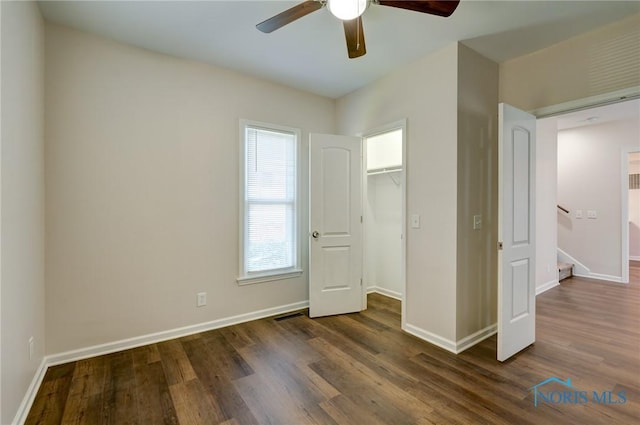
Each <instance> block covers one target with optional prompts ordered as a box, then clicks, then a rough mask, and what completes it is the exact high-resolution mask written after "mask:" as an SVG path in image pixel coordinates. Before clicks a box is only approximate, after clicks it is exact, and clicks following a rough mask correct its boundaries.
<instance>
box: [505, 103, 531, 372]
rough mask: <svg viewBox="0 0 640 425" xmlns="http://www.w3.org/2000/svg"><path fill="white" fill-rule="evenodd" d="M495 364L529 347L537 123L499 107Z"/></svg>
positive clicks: (506, 108) (508, 109)
mask: <svg viewBox="0 0 640 425" xmlns="http://www.w3.org/2000/svg"><path fill="white" fill-rule="evenodd" d="M499 122H500V123H499V128H500V135H499V137H498V144H499V151H498V152H499V160H498V164H499V178H498V181H499V208H498V215H499V219H498V222H499V225H498V226H499V227H498V241H499V244H500V245H501V246H502V249H500V251H499V254H498V360H499V361H505V360H506V359H508V358H509V357H511V356H513V355H514V354H516V353H517V352H519V351H521V350H522V349H524V348H526V347H528V346H529V345H531V344H533V343H534V341H535V337H536V328H535V326H536V305H535V239H534V238H535V139H536V136H535V130H536V118H535V117H534V116H533V115H531V114H528V113H526V112H524V111H521V110H519V109H516V108H514V107H512V106H510V105H507V104H504V103H501V104H500V105H499Z"/></svg>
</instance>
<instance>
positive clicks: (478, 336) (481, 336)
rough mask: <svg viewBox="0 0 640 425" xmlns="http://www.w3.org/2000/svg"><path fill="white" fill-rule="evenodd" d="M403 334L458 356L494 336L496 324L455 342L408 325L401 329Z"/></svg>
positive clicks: (496, 328) (496, 330) (496, 329)
mask: <svg viewBox="0 0 640 425" xmlns="http://www.w3.org/2000/svg"><path fill="white" fill-rule="evenodd" d="M402 329H403V330H404V331H405V332H407V333H409V334H411V335H413V336H415V337H418V338H420V339H422V340H424V341H426V342H428V343H430V344H433V345H436V346H438V347H440V348H442V349H445V350H447V351H449V352H450V353H453V354H460V353H462V352H463V351H465V350H467V349H469V348H471V347H473V346H474V345H476V344H478V343H479V342H481V341H484V340H485V339H487V338H489V337H491V336H493V335H495V334H496V333H497V332H498V324H497V323H494V324H492V325H489V326H487V327H486V328H484V329H480V330H479V331H477V332H474V333H472V334H471V335H468V336H466V337H464V338H462V339H461V340H459V341H457V342H453V341H451V340H450V339H446V338H443V337H441V336H440V335H436V334H434V333H432V332H429V331H426V330H424V329H422V328H419V327H417V326H414V325H411V324H409V323H407V324H406V326H405V327H403V328H402Z"/></svg>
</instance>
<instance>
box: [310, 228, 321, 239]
mask: <svg viewBox="0 0 640 425" xmlns="http://www.w3.org/2000/svg"><path fill="white" fill-rule="evenodd" d="M311 236H313V239H318V236H320V233H318V231H317V230H314V231H313V233H312V234H311Z"/></svg>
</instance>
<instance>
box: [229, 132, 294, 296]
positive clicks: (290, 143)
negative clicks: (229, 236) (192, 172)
mask: <svg viewBox="0 0 640 425" xmlns="http://www.w3.org/2000/svg"><path fill="white" fill-rule="evenodd" d="M240 134H241V139H242V140H241V144H242V149H241V167H240V168H241V175H240V201H241V206H240V211H241V213H242V221H241V225H240V242H241V243H240V245H241V249H240V277H239V278H238V283H240V284H247V283H257V282H262V281H268V280H276V279H282V278H286V277H293V276H298V275H300V273H301V270H300V267H299V257H300V253H299V246H300V244H299V237H298V233H299V232H298V215H299V213H298V141H299V139H300V130H297V129H293V128H286V127H281V126H275V125H271V124H262V123H256V122H251V121H245V120H242V121H241V123H240Z"/></svg>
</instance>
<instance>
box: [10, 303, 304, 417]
mask: <svg viewBox="0 0 640 425" xmlns="http://www.w3.org/2000/svg"><path fill="white" fill-rule="evenodd" d="M307 307H309V301H300V302H297V303H292V304H286V305H282V306H278V307H272V308H267V309H264V310H258V311H254V312H251V313H245V314H239V315H237V316H231V317H225V318H222V319H217V320H212V321H210V322H205V323H198V324H196V325H191V326H185V327H182V328H176V329H170V330H167V331H162V332H156V333H152V334H148V335H141V336H137V337H134V338H128V339H123V340H120V341H114V342H108V343H106V344H100V345H94V346H92V347H86V348H80V349H78V350H71V351H66V352H63V353H58V354H51V355H48V356H45V357H44V358H43V359H42V363H41V364H40V367H39V368H38V370H37V371H36V374H35V375H34V377H33V380H32V381H31V385H30V386H29V389H28V390H27V393H26V394H25V396H24V398H23V400H22V403H20V407H19V408H18V412H17V413H16V416H15V419H14V421H13V422H12V423H13V424H14V425H22V424H24V421H25V420H26V419H27V415H28V414H29V410H31V405H32V404H33V401H34V399H35V397H36V394H37V393H38V389H39V388H40V385H41V384H42V380H43V379H44V375H45V373H46V371H47V369H48V368H49V367H50V366H55V365H59V364H63V363H69V362H73V361H77V360H82V359H87V358H90V357H95V356H101V355H103V354H110V353H115V352H117V351H122V350H128V349H130V348H136V347H140V346H143V345H148V344H154V343H157V342H162V341H166V340H169V339H174V338H180V337H183V336H187V335H192V334H196V333H200V332H206V331H210V330H213V329H219V328H224V327H226V326H231V325H237V324H239V323H244V322H250V321H252V320H258V319H263V318H265V317H270V316H276V315H279V314H285V313H289V312H292V311H296V310H301V309H304V308H307Z"/></svg>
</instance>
